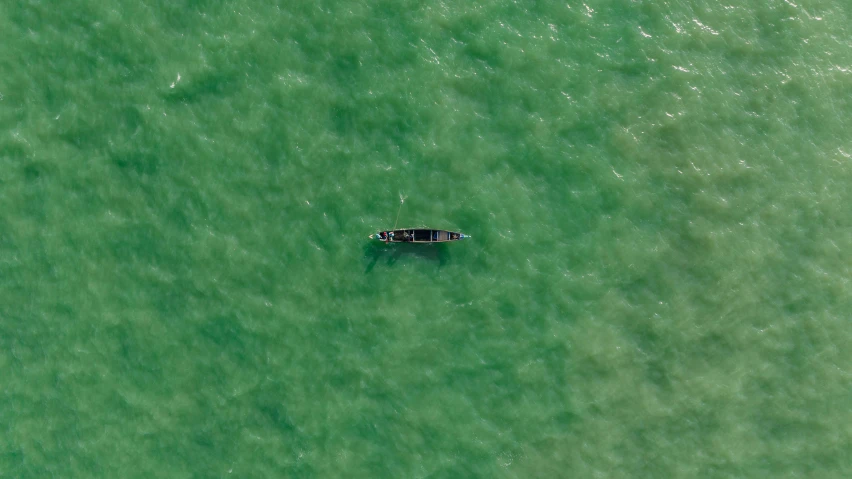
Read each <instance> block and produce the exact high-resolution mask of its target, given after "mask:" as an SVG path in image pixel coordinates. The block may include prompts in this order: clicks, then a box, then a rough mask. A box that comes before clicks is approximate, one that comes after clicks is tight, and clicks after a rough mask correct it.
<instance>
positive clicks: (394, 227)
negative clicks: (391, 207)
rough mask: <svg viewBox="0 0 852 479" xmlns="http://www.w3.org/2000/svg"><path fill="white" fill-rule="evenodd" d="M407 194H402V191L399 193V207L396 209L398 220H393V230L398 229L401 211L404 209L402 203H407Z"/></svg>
mask: <svg viewBox="0 0 852 479" xmlns="http://www.w3.org/2000/svg"><path fill="white" fill-rule="evenodd" d="M405 198H407V197H406V196H402V193H400V194H399V209H398V210H396V221H394V222H393V229H392V230H391V231H394V230H396V224H397V223H399V212H400V211H402V205H403V203H405Z"/></svg>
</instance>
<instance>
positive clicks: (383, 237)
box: [379, 231, 388, 241]
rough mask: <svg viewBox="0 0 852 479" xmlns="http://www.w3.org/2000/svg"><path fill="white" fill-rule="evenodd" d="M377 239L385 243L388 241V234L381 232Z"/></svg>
mask: <svg viewBox="0 0 852 479" xmlns="http://www.w3.org/2000/svg"><path fill="white" fill-rule="evenodd" d="M379 238H380V239H381V240H382V241H387V240H388V232H387V231H382V232H381V233H379Z"/></svg>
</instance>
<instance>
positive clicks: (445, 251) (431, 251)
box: [364, 241, 450, 274]
mask: <svg viewBox="0 0 852 479" xmlns="http://www.w3.org/2000/svg"><path fill="white" fill-rule="evenodd" d="M364 258H365V259H366V260H367V263H368V264H367V269H366V270H365V271H364V274H367V273H369V272H371V271H373V268H375V267H376V264H378V263H379V262H380V261H383V262H385V263H386V264H387V265H388V266H393V265H394V264H396V262H397V261H399V260H400V259H404V258H418V259H423V260H426V261H429V262H433V263H437V264H438V266H444V265H445V264H447V263H448V262H449V261H450V249H449V248H448V247H447V245H446V244H428V245H423V244H410V243H397V244H385V243H380V242H376V241H370V242H369V243H367V244H366V245H365V246H364Z"/></svg>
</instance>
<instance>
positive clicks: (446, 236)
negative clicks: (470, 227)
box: [371, 228, 470, 243]
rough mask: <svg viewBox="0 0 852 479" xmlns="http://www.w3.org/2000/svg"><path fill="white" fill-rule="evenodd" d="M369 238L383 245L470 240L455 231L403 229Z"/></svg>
mask: <svg viewBox="0 0 852 479" xmlns="http://www.w3.org/2000/svg"><path fill="white" fill-rule="evenodd" d="M371 238H374V239H377V240H379V241H383V242H385V243H449V242H451V241H461V240H463V239H465V238H470V236H469V235H466V234H464V233H459V232H456V231H447V230H433V229H426V228H403V229H398V230H393V231H380V232H378V233H376V234H375V235H372V236H371Z"/></svg>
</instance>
